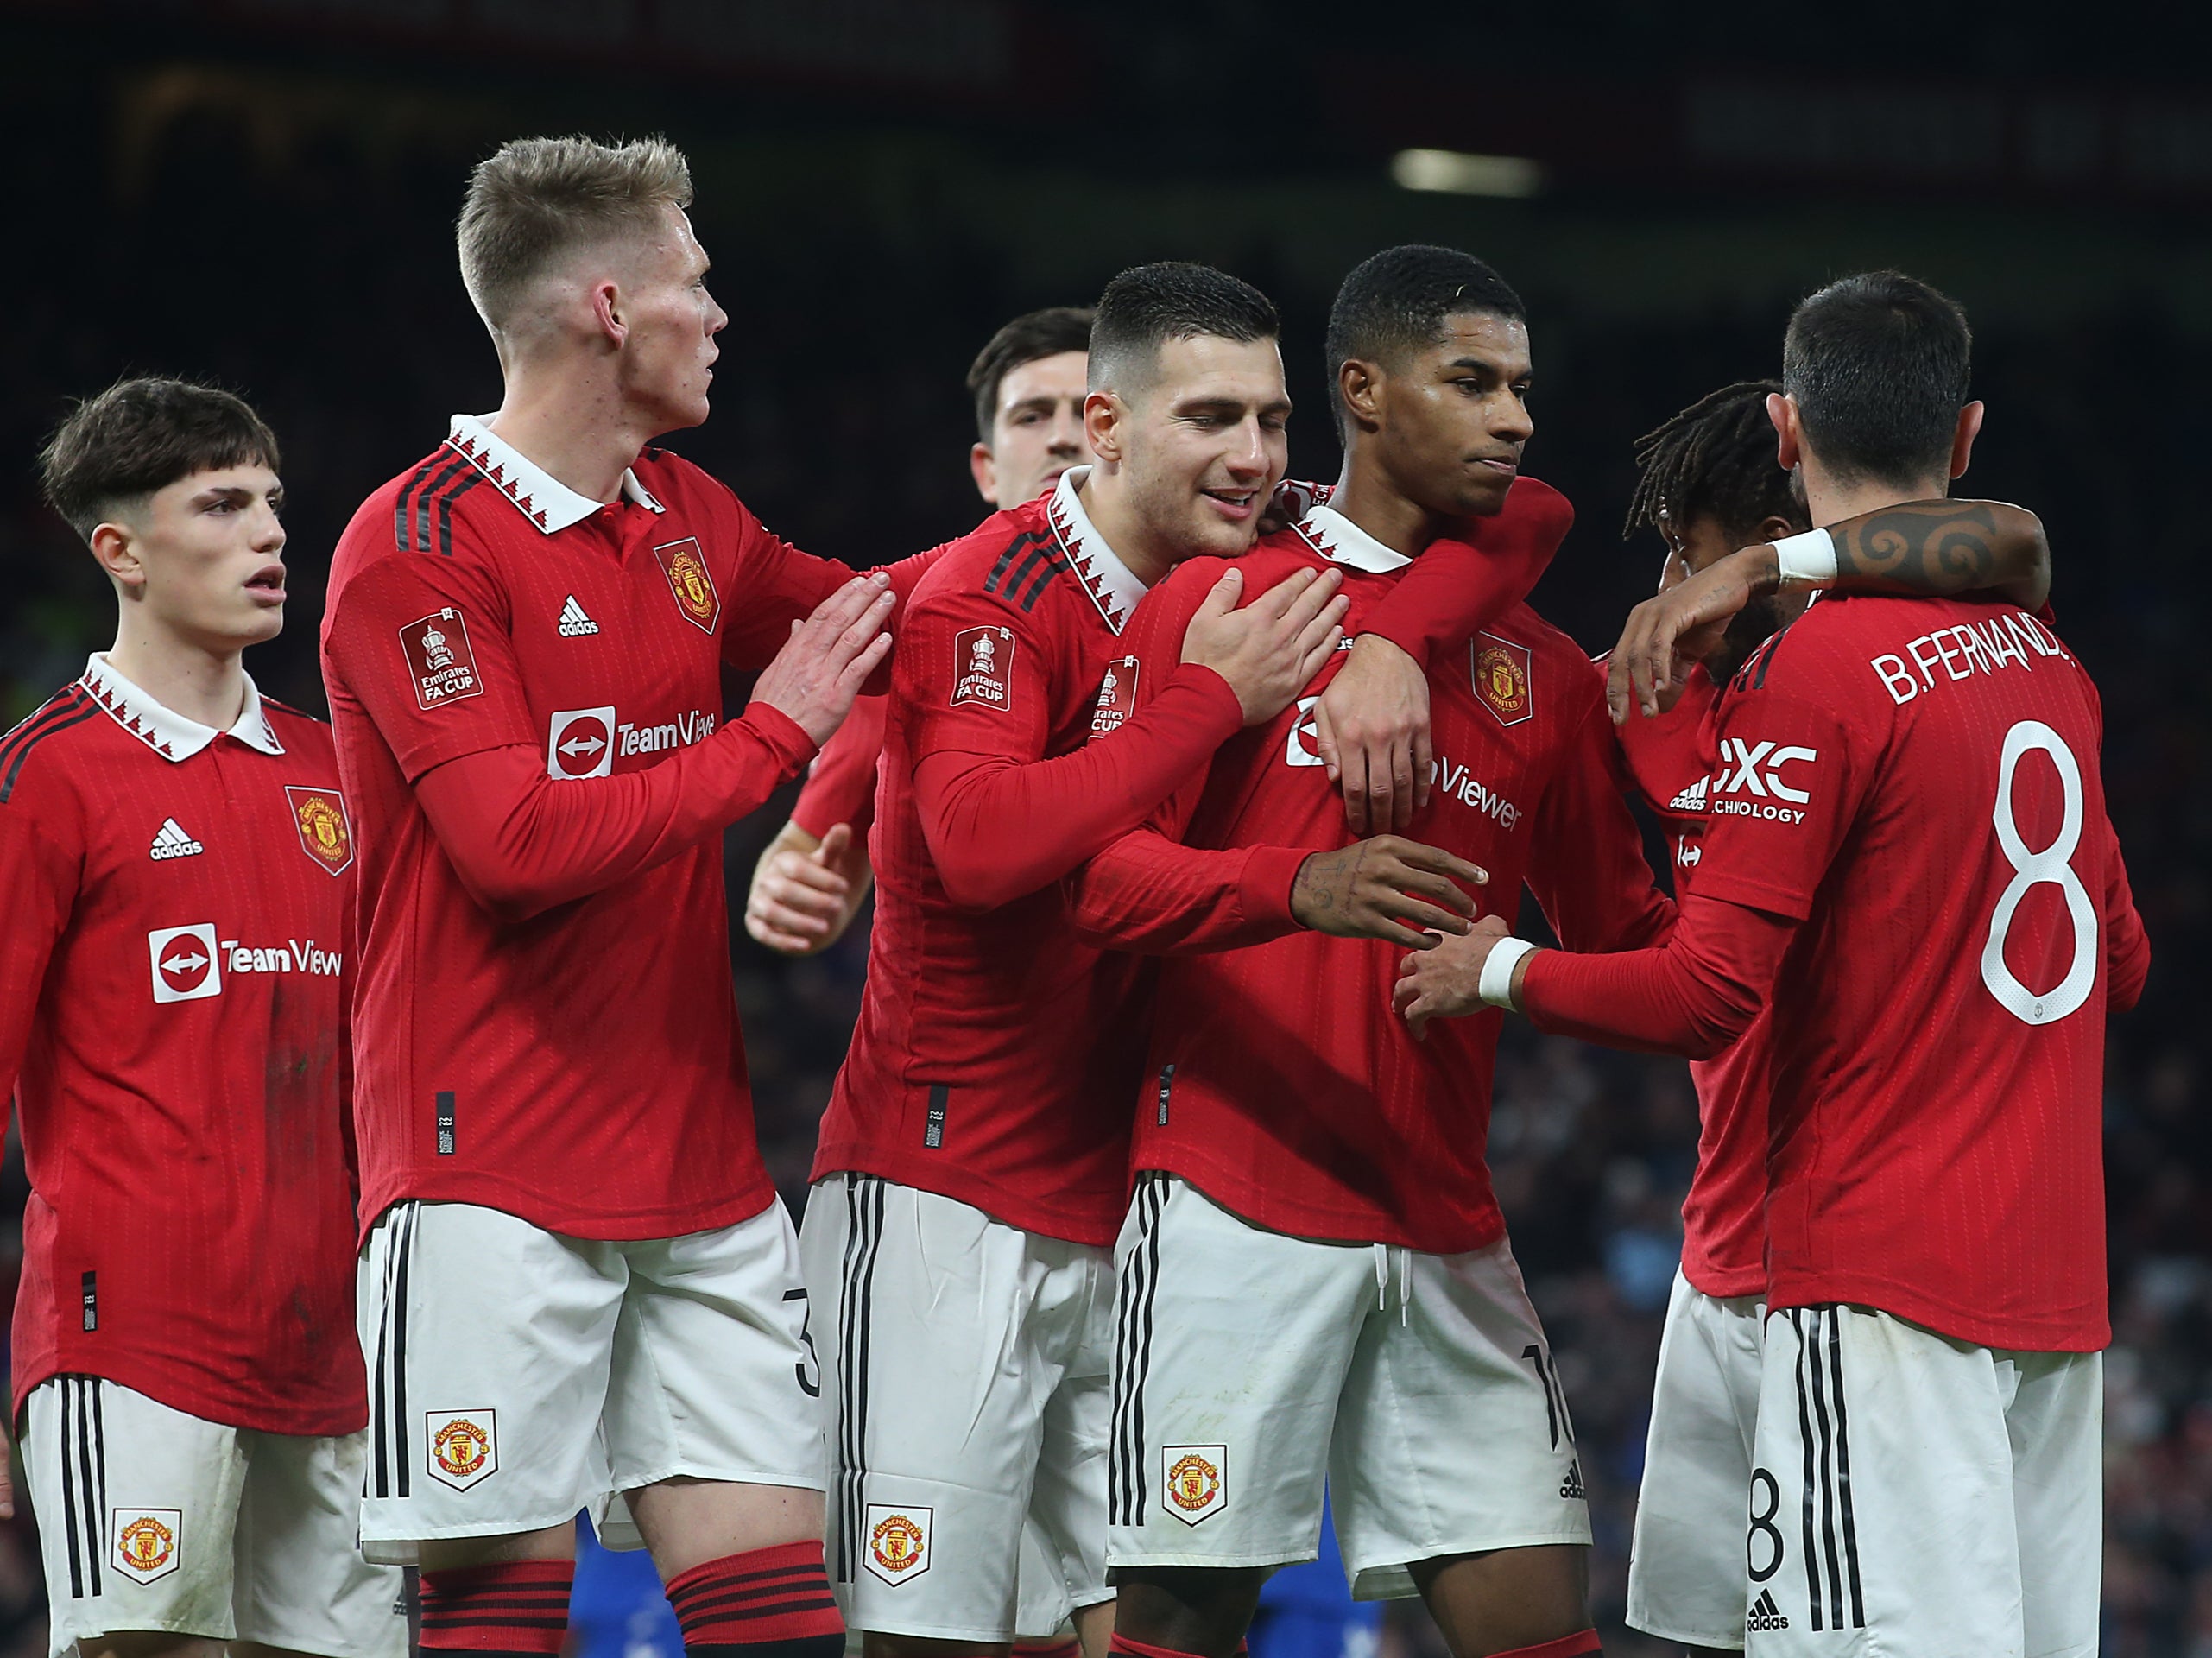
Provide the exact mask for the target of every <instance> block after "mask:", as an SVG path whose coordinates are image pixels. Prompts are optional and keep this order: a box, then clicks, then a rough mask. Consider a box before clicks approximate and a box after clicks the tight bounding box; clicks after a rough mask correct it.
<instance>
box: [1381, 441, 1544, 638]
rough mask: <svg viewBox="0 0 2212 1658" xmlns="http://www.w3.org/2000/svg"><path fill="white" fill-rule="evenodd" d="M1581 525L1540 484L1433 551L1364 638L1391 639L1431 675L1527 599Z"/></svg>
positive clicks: (1403, 579)
mask: <svg viewBox="0 0 2212 1658" xmlns="http://www.w3.org/2000/svg"><path fill="white" fill-rule="evenodd" d="M1573 522H1574V512H1573V509H1571V507H1569V506H1568V505H1567V503H1566V497H1564V496H1562V495H1560V494H1559V493H1558V491H1557V490H1552V489H1551V488H1550V487H1549V486H1548V485H1545V484H1539V483H1538V482H1537V481H1536V480H1534V479H1533V478H1526V479H1523V480H1521V481H1520V482H1519V483H1517V484H1514V490H1513V493H1512V494H1511V495H1509V496H1508V497H1507V505H1506V509H1505V511H1504V512H1502V513H1501V514H1500V515H1499V516H1497V517H1496V518H1495V519H1489V520H1477V521H1475V522H1471V523H1469V524H1465V525H1463V526H1462V527H1460V528H1456V529H1455V530H1454V532H1453V534H1452V535H1451V536H1450V538H1448V539H1445V540H1442V541H1436V542H1433V543H1432V544H1431V546H1430V547H1429V548H1428V549H1427V551H1425V553H1423V554H1421V556H1420V557H1419V558H1418V559H1416V560H1414V561H1413V566H1412V567H1411V568H1410V569H1408V570H1406V573H1404V574H1403V575H1401V576H1400V578H1399V579H1398V581H1397V583H1396V585H1394V587H1393V588H1392V590H1391V592H1389V594H1388V595H1387V597H1386V598H1384V599H1383V600H1382V602H1381V604H1377V605H1376V606H1375V609H1374V610H1373V611H1371V612H1369V614H1368V618H1367V621H1366V622H1365V623H1363V624H1362V632H1363V633H1367V634H1373V635H1375V636H1378V637H1381V638H1384V639H1387V640H1388V641H1389V642H1391V643H1392V644H1394V645H1396V646H1397V647H1398V648H1399V649H1401V650H1403V651H1404V652H1406V655H1409V656H1411V657H1412V658H1413V660H1414V661H1416V662H1418V663H1419V664H1420V665H1421V667H1422V668H1424V669H1426V668H1428V666H1429V664H1430V663H1431V661H1435V660H1436V659H1437V657H1438V654H1439V653H1441V652H1443V651H1445V650H1450V649H1457V647H1458V646H1460V645H1461V644H1463V643H1464V642H1466V641H1467V640H1468V639H1469V638H1471V637H1472V636H1474V635H1476V633H1479V632H1480V631H1481V630H1483V629H1484V628H1487V627H1489V626H1491V625H1492V624H1493V623H1495V622H1496V621H1497V620H1498V619H1499V617H1502V616H1503V615H1504V614H1505V613H1506V612H1507V611H1510V610H1511V609H1513V607H1514V605H1516V604H1520V602H1521V600H1523V599H1524V598H1527V597H1528V593H1529V590H1530V589H1531V588H1533V587H1534V586H1535V585H1536V582H1537V579H1538V578H1539V576H1541V575H1542V574H1543V573H1544V571H1545V566H1547V565H1548V564H1550V562H1551V560H1552V554H1553V553H1554V552H1556V551H1557V550H1558V545H1559V543H1560V541H1562V540H1563V539H1564V537H1565V535H1566V533H1567V530H1568V528H1569V527H1570V526H1571V524H1572V523H1573Z"/></svg>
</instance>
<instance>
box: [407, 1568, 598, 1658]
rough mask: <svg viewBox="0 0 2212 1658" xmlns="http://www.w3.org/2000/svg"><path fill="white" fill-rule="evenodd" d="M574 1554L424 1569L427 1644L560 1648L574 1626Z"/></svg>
mask: <svg viewBox="0 0 2212 1658" xmlns="http://www.w3.org/2000/svg"><path fill="white" fill-rule="evenodd" d="M575 1585H576V1562H575V1561H573V1560H509V1561H508V1562H506V1563H505V1564H504V1565H501V1566H468V1567H465V1568H464V1569H462V1570H460V1571H458V1572H426V1573H423V1574H422V1650H423V1651H425V1652H468V1653H475V1654H478V1655H483V1654H488V1653H489V1654H509V1653H513V1654H528V1655H534V1654H540V1653H557V1652H559V1650H560V1643H561V1637H562V1636H564V1635H566V1633H567V1632H568V1592H569V1591H570V1590H571V1589H572V1588H573V1587H574V1586H575Z"/></svg>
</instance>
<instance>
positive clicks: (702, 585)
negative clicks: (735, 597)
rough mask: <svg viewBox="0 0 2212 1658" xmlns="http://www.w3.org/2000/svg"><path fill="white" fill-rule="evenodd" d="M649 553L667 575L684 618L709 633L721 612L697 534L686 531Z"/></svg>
mask: <svg viewBox="0 0 2212 1658" xmlns="http://www.w3.org/2000/svg"><path fill="white" fill-rule="evenodd" d="M653 556H654V558H656V559H658V560H660V568H661V569H662V570H663V571H664V572H666V573H667V577H668V591H669V592H672V593H673V594H675V596H676V608H677V609H678V610H679V611H682V612H683V613H684V617H685V619H686V621H688V622H690V623H692V625H693V626H694V627H696V628H698V630H699V631H700V632H702V633H712V632H713V631H714V624H715V623H716V621H717V619H718V618H719V617H721V615H722V597H721V595H720V594H718V593H717V592H715V591H714V575H713V573H712V572H711V571H710V570H708V568H707V567H706V554H704V553H702V552H700V551H699V544H698V540H697V538H696V537H693V536H689V535H687V536H686V537H685V538H684V539H683V540H682V541H670V542H669V543H668V544H667V546H665V547H654V549H653Z"/></svg>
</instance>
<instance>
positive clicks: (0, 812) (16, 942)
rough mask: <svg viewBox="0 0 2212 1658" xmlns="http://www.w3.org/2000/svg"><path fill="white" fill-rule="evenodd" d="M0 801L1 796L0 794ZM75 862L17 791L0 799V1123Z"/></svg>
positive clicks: (73, 884)
mask: <svg viewBox="0 0 2212 1658" xmlns="http://www.w3.org/2000/svg"><path fill="white" fill-rule="evenodd" d="M0 798H4V797H0ZM77 879H78V870H77V860H76V859H75V858H73V857H71V856H70V855H69V854H68V853H67V852H66V851H63V849H62V848H61V847H60V845H57V844H56V843H55V840H54V837H53V836H51V835H50V834H48V833H47V831H46V830H45V828H44V827H42V826H41V824H40V823H39V822H38V820H37V817H36V814H35V809H34V808H33V807H31V806H30V805H29V804H28V803H27V802H26V801H23V800H22V798H21V796H20V795H19V796H18V797H17V798H16V799H14V800H12V801H6V803H5V804H0V892H5V893H6V894H7V895H8V921H7V925H6V926H4V927H0V1123H4V1122H5V1120H6V1119H5V1112H6V1111H7V1109H8V1105H9V1101H11V1100H12V1099H13V1098H15V1092H16V1077H17V1075H18V1074H19V1073H21V1072H22V1066H23V1054H24V1050H25V1049H26V1048H27V1047H28V1045H29V1042H30V1033H31V1021H32V1019H33V1018H34V1017H35V1016H36V1015H37V1012H38V1004H39V995H40V990H41V987H42V986H43V985H44V984H45V982H46V969H47V962H48V961H49V960H51V959H53V955H54V946H55V945H56V944H58V943H59V942H60V940H61V934H62V930H63V928H65V927H66V926H67V925H68V921H69V912H70V909H71V908H72V906H73V904H74V903H75V902H76V896H77Z"/></svg>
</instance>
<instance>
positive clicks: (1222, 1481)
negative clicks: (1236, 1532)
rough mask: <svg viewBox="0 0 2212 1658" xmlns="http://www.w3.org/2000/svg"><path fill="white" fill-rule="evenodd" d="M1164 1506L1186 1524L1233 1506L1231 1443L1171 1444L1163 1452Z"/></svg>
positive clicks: (1161, 1474)
mask: <svg viewBox="0 0 2212 1658" xmlns="http://www.w3.org/2000/svg"><path fill="white" fill-rule="evenodd" d="M1228 1506H1229V1447H1228V1446H1225V1445H1171V1446H1166V1447H1164V1448H1163V1449H1162V1450H1161V1452H1160V1507H1161V1508H1163V1509H1166V1510H1167V1512H1168V1513H1170V1514H1172V1515H1173V1516H1175V1517H1176V1518H1177V1519H1178V1520H1180V1521H1181V1522H1183V1523H1184V1524H1185V1525H1186V1526H1195V1525H1197V1524H1198V1522H1200V1521H1201V1520H1204V1519H1207V1518H1210V1516H1214V1515H1217V1514H1219V1513H1220V1512H1221V1511H1222V1510H1223V1509H1225V1508H1227V1507H1228Z"/></svg>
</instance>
